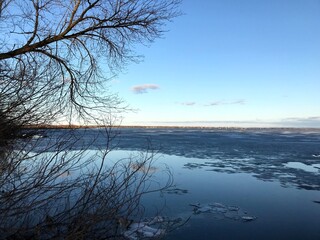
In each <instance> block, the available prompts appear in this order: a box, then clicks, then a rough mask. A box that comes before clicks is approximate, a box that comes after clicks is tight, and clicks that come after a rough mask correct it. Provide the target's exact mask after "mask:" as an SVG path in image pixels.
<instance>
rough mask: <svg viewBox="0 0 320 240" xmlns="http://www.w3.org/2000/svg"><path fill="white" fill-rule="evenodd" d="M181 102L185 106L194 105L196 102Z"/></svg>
mask: <svg viewBox="0 0 320 240" xmlns="http://www.w3.org/2000/svg"><path fill="white" fill-rule="evenodd" d="M179 104H180V105H183V106H194V105H196V102H179Z"/></svg>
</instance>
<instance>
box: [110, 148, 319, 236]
mask: <svg viewBox="0 0 320 240" xmlns="http://www.w3.org/2000/svg"><path fill="white" fill-rule="evenodd" d="M116 152H118V153H116V155H118V154H121V153H122V154H124V155H128V152H127V151H116ZM118 156H119V155H118ZM190 161H192V162H197V161H201V159H195V158H194V159H190V158H185V157H181V156H172V155H162V156H161V158H159V160H158V161H157V162H156V166H157V167H158V168H159V169H161V168H164V164H166V165H168V166H170V168H171V170H172V173H173V175H174V181H175V186H174V187H173V189H174V190H177V189H180V190H181V191H176V192H175V191H173V192H169V193H164V194H163V196H162V198H161V196H160V195H159V194H153V195H150V196H148V197H146V198H145V200H144V205H145V206H146V209H152V210H153V211H155V209H156V208H157V207H158V208H161V209H162V207H163V206H165V207H164V208H163V210H162V211H163V212H164V213H166V215H170V216H172V217H182V218H187V217H189V216H192V217H191V219H190V220H189V222H188V223H187V224H186V225H185V226H183V227H182V228H181V229H179V230H177V231H175V232H173V233H172V234H171V235H169V236H168V238H167V239H212V237H213V236H215V235H216V234H217V233H219V234H220V236H221V238H217V239H318V237H319V234H320V228H319V221H318V220H319V217H320V206H319V204H317V203H315V202H313V201H316V200H320V195H319V191H310V190H305V189H296V188H283V187H282V186H281V185H280V184H279V182H266V181H260V180H259V179H257V178H256V177H254V176H253V175H250V174H246V173H234V174H228V173H226V172H215V171H206V169H205V168H191V169H190V168H186V167H185V165H186V164H188V163H189V162H190ZM159 172H160V171H159ZM155 174H156V175H157V173H155ZM157 179H158V180H159V181H161V179H162V177H161V175H159V176H158V178H157ZM182 190H183V191H182ZM175 193H176V194H175ZM214 202H219V203H223V204H226V205H231V206H238V207H240V208H242V209H244V210H245V211H248V212H249V213H250V214H252V215H254V216H257V217H258V219H257V220H255V221H254V222H250V223H243V222H234V221H231V220H228V219H220V220H219V219H218V220H217V219H215V218H214V216H213V215H212V216H210V214H200V215H193V214H192V207H191V206H190V204H195V203H201V204H208V203H214ZM157 204H158V205H157ZM151 212H152V211H151ZM231 229H232V231H230V230H231ZM210 234H212V235H210ZM253 236H254V238H252V237H253Z"/></svg>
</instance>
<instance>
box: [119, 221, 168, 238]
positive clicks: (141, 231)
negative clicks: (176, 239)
mask: <svg viewBox="0 0 320 240" xmlns="http://www.w3.org/2000/svg"><path fill="white" fill-rule="evenodd" d="M148 224H149V223H145V222H140V223H131V224H130V225H129V227H128V230H127V231H125V232H124V233H123V235H124V236H125V237H126V238H128V239H131V240H137V239H140V238H154V237H160V236H162V235H164V234H165V230H164V229H158V228H155V227H150V226H149V225H148Z"/></svg>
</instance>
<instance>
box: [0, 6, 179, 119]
mask: <svg viewBox="0 0 320 240" xmlns="http://www.w3.org/2000/svg"><path fill="white" fill-rule="evenodd" d="M1 2H2V4H1V6H2V9H1V18H0V20H1V22H0V31H1V36H0V49H1V52H0V71H1V78H2V79H1V83H4V84H7V83H8V82H18V83H16V84H17V85H18V86H15V87H16V88H18V89H20V88H21V86H23V89H24V90H25V91H31V92H32V93H31V95H32V96H33V95H34V91H35V92H38V91H40V92H43V90H48V89H50V92H48V93H46V96H49V97H50V98H51V99H50V103H51V105H53V106H54V107H53V106H52V107H51V108H50V109H51V111H52V112H51V114H52V115H55V114H57V115H58V116H59V117H61V114H62V113H64V114H67V115H68V119H70V116H74V114H79V115H78V117H80V118H82V119H87V118H88V116H94V119H95V121H96V120H97V116H100V115H101V114H94V113H93V111H102V112H103V111H105V112H108V113H109V112H110V111H111V110H116V108H117V107H119V103H120V102H121V101H120V100H119V99H118V98H117V97H116V96H114V95H110V93H109V92H108V93H107V94H105V91H106V88H104V87H103V86H105V82H106V80H107V79H108V76H109V77H110V75H108V74H111V75H112V74H114V73H115V72H116V71H117V70H119V69H121V67H123V66H124V65H125V64H126V63H127V62H128V61H132V60H137V58H136V56H135V55H134V53H133V52H132V51H131V49H132V46H133V45H134V44H136V43H143V44H146V43H148V42H152V41H153V40H154V39H155V38H157V37H160V36H161V34H162V33H163V25H164V24H165V23H166V22H167V21H169V20H171V19H172V18H173V17H175V16H177V15H178V14H179V13H178V12H177V10H176V8H177V6H178V3H179V0H135V1H133V0H95V1H85V0H76V1H71V0H69V1H65V0H47V1H41V0H32V1H19V0H17V1H15V0H11V1H5V0H2V1H1ZM26 89H28V90H26ZM17 91H18V90H17ZM50 93H51V94H50ZM32 105H34V104H32ZM49 105H50V104H48V102H47V103H46V104H45V106H46V108H47V109H48V108H49V107H48V106H49ZM77 120H79V119H77Z"/></svg>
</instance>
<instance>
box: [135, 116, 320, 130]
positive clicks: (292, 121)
mask: <svg viewBox="0 0 320 240" xmlns="http://www.w3.org/2000/svg"><path fill="white" fill-rule="evenodd" d="M132 124H133V125H141V126H142V125H143V126H179V127H180V126H181V127H190V126H191V127H240V128H241V127H244V128H255V127H257V128H319V129H320V116H315V117H306V118H284V119H279V120H275V121H267V120H256V121H254V120H248V121H163V122H158V121H150V122H134V123H132Z"/></svg>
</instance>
